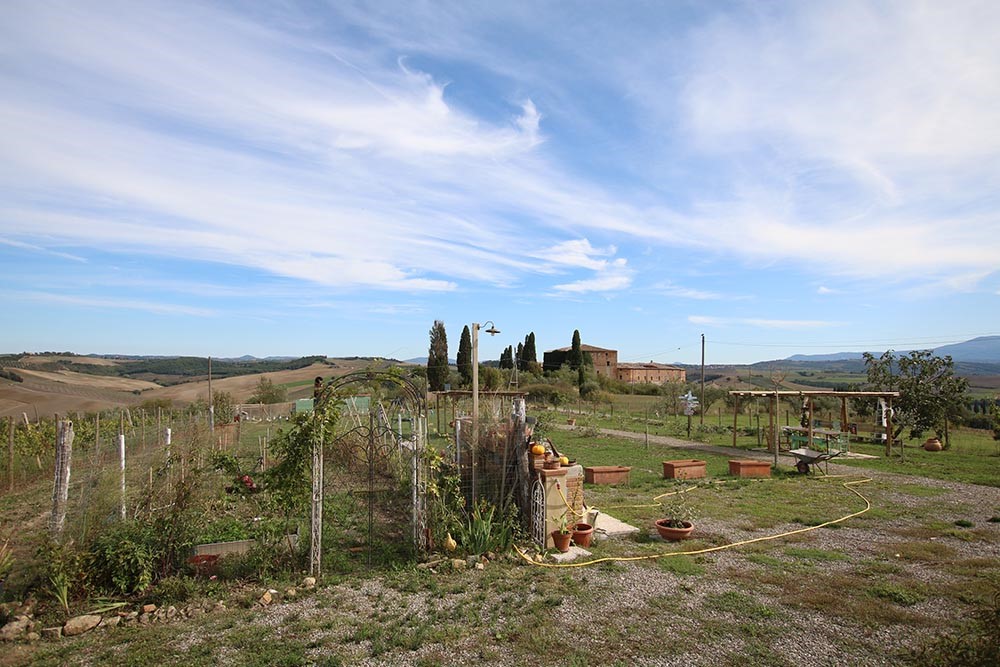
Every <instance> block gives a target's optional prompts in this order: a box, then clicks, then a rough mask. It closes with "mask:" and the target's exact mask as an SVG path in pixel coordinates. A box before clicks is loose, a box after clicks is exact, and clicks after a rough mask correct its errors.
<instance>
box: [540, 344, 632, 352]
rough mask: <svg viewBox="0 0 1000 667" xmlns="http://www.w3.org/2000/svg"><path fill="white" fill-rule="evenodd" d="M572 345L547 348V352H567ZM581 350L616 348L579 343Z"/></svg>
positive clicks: (606, 350) (603, 350)
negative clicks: (552, 348)
mask: <svg viewBox="0 0 1000 667" xmlns="http://www.w3.org/2000/svg"><path fill="white" fill-rule="evenodd" d="M572 349H573V348H572V346H567V347H557V348H556V349H554V350H549V352H569V351H570V350H572ZM580 351H581V352H617V351H618V350H611V349H608V348H606V347H597V346H596V345H587V344H586V343H583V344H581V345H580Z"/></svg>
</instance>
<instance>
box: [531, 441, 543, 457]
mask: <svg viewBox="0 0 1000 667" xmlns="http://www.w3.org/2000/svg"><path fill="white" fill-rule="evenodd" d="M531 453H532V454H534V455H535V456H544V455H545V445H539V444H538V443H537V442H536V443H535V444H533V445H532V446H531Z"/></svg>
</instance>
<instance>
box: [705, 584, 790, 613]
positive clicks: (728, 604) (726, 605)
mask: <svg viewBox="0 0 1000 667" xmlns="http://www.w3.org/2000/svg"><path fill="white" fill-rule="evenodd" d="M704 605H705V606H706V607H708V608H709V609H714V610H716V611H726V612H729V613H731V614H738V615H741V616H743V615H745V616H748V617H753V618H773V617H775V616H777V615H778V612H776V611H775V610H774V609H771V608H770V607H768V606H767V605H765V604H761V603H760V602H758V601H757V600H756V599H754V598H753V597H751V596H749V595H747V594H746V593H740V592H739V591H726V592H725V593H719V594H716V595H710V596H708V597H707V598H705V602H704Z"/></svg>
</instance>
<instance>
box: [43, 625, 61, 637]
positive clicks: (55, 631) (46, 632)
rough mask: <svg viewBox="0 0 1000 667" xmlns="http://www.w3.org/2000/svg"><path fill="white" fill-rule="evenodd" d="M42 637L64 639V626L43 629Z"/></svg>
mask: <svg viewBox="0 0 1000 667" xmlns="http://www.w3.org/2000/svg"><path fill="white" fill-rule="evenodd" d="M42 637H45V638H46V639H59V638H60V637H62V626H61V625H59V626H56V627H54V628H42Z"/></svg>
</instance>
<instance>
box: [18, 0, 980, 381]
mask: <svg viewBox="0 0 1000 667" xmlns="http://www.w3.org/2000/svg"><path fill="white" fill-rule="evenodd" d="M998 26H1000V4H998V3H996V2H989V1H987V2H948V3H942V2H926V3H923V2H918V1H915V0H913V1H911V0H906V1H900V2H850V1H846V2H804V3H803V2H787V3H786V2H694V1H692V2H648V3H647V2H626V3H621V2H599V1H595V2H579V3H569V2H558V3H546V2H511V3H487V2H465V1H461V2H399V3H394V2H389V1H380V2H371V3H351V2H347V1H342V0H337V1H331V2H318V1H317V2H301V3H300V2H294V1H292V0H289V1H287V2H280V3H273V2H268V3H263V2H261V3H244V2H220V3H214V2H182V1H178V0H172V1H170V2H163V3H160V2H155V1H143V2H131V1H123V2H105V1H100V0H94V1H93V2H59V1H58V0H53V1H47V2H35V1H33V0H26V1H19V0H7V1H6V2H3V3H2V4H0V88H2V89H3V91H4V93H3V95H2V96H0V312H3V313H4V316H3V323H2V324H0V351H3V352H20V351H41V350H71V351H76V352H80V353H90V352H97V353H127V354H193V355H203V356H207V355H212V356H216V357H219V356H239V355H242V354H253V355H257V356H267V355H299V354H328V355H332V356H347V355H365V356H369V355H371V356H391V357H396V358H410V357H416V356H422V355H425V354H426V352H427V346H428V330H429V329H430V327H431V325H432V323H433V321H434V320H435V319H441V320H443V321H444V322H445V324H446V326H447V330H448V334H449V342H450V343H451V350H452V353H454V350H455V349H457V345H458V339H459V334H460V333H461V328H462V326H463V325H464V324H467V323H470V322H474V321H476V322H486V321H487V320H490V321H493V322H494V323H495V324H496V325H497V327H498V328H499V329H501V330H502V331H503V333H502V334H501V335H499V336H497V337H496V338H493V339H490V338H488V337H487V338H484V340H483V341H482V345H481V353H480V354H481V357H482V358H491V357H492V358H496V357H497V356H499V353H500V351H501V349H502V348H503V347H505V346H507V345H510V344H515V345H516V343H517V342H518V341H519V340H523V338H524V336H525V334H527V333H528V332H529V331H534V332H535V334H536V339H537V344H538V347H539V350H540V351H541V350H544V349H551V348H555V347H560V346H563V345H568V344H569V342H570V338H571V336H572V332H573V330H574V329H579V330H580V332H581V334H582V337H583V341H584V342H586V343H590V344H593V345H598V346H602V347H611V348H615V349H618V350H619V354H620V358H621V359H622V360H629V361H648V360H651V359H653V360H657V361H663V362H686V363H694V362H697V361H698V360H699V359H700V336H701V334H704V335H705V337H706V340H707V345H706V348H707V361H708V363H746V362H753V361H758V360H765V359H776V358H782V357H785V356H787V355H789V354H794V353H825V352H837V351H843V350H884V349H887V348H895V349H910V348H914V347H932V346H934V345H937V344H943V343H948V342H956V341H959V340H965V339H968V338H972V337H975V336H978V335H987V334H997V333H1000V131H998V129H997V128H1000V40H997V39H996V34H997V30H998Z"/></svg>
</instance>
